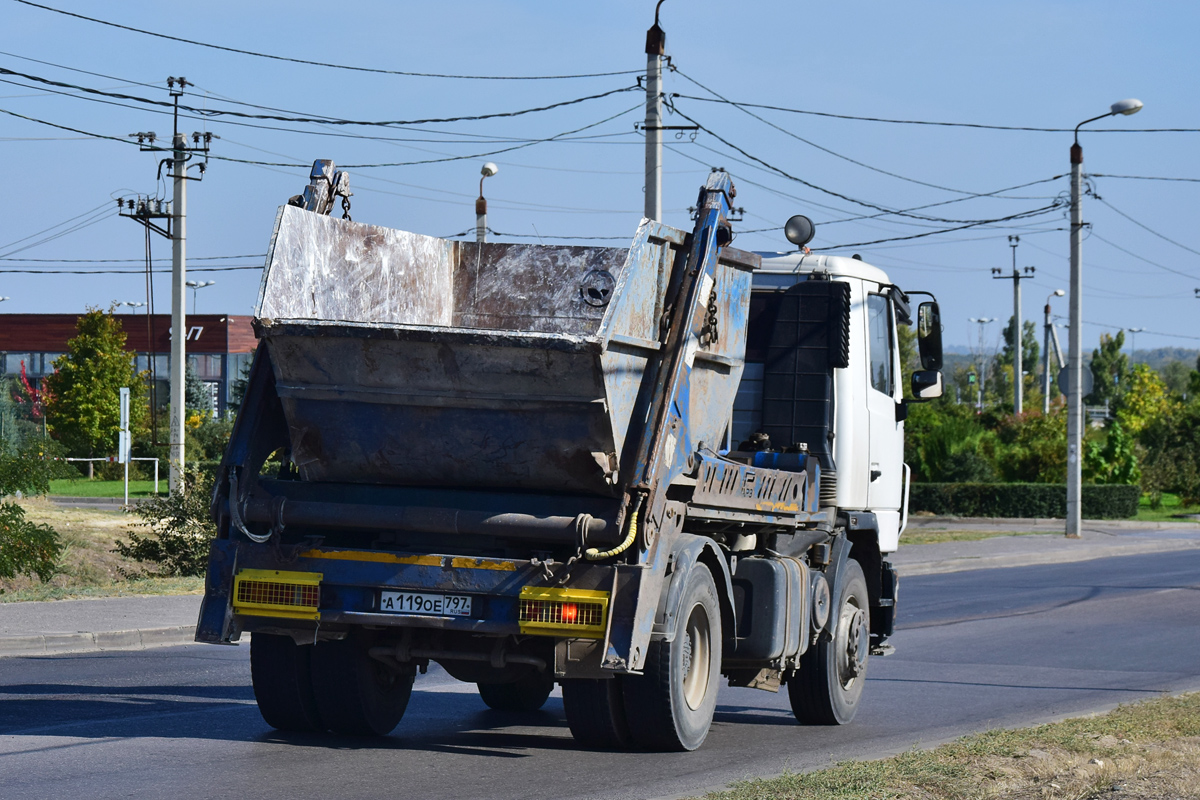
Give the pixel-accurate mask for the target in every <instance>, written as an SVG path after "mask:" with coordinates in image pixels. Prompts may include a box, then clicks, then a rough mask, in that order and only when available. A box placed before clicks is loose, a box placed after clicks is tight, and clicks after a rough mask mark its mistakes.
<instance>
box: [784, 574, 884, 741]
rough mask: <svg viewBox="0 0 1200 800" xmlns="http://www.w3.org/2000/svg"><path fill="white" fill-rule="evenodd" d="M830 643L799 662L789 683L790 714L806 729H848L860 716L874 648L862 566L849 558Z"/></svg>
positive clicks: (841, 578)
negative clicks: (816, 726)
mask: <svg viewBox="0 0 1200 800" xmlns="http://www.w3.org/2000/svg"><path fill="white" fill-rule="evenodd" d="M837 582H838V585H837V588H836V592H837V596H836V597H835V598H834V602H833V613H832V614H831V615H830V620H829V624H830V625H831V626H832V630H831V631H830V633H831V634H832V636H831V638H830V641H824V640H822V641H820V642H817V643H816V644H815V645H813V646H812V647H810V648H809V649H808V651H807V652H806V653H805V654H804V655H803V656H801V657H800V671H799V672H797V673H796V674H795V675H793V676H791V677H790V678H788V682H787V687H788V698H789V699H790V700H791V703H792V713H794V714H795V715H796V719H797V720H799V721H800V722H801V723H802V724H805V725H845V724H846V723H848V722H850V721H851V720H853V719H854V715H855V714H856V713H857V712H858V701H859V700H860V699H861V698H862V690H863V682H864V681H865V680H866V671H867V653H868V651H869V650H870V648H871V609H870V606H869V605H868V602H867V580H866V578H865V577H863V571H862V567H860V566H859V564H858V562H857V561H855V560H854V559H850V560H849V561H847V562H846V564H845V566H843V567H842V570H841V574H840V575H839V576H838V579H837Z"/></svg>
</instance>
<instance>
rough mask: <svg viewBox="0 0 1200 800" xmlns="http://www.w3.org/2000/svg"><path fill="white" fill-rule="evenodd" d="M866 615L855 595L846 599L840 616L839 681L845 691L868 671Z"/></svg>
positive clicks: (838, 641)
mask: <svg viewBox="0 0 1200 800" xmlns="http://www.w3.org/2000/svg"><path fill="white" fill-rule="evenodd" d="M865 623H866V614H865V612H864V611H863V609H862V607H861V606H860V605H859V599H858V598H857V597H855V596H853V595H851V596H850V597H847V598H846V602H845V603H843V604H842V608H841V613H840V614H839V615H838V627H837V643H836V646H837V679H838V684H839V685H840V686H841V687H842V689H843V690H847V691H848V690H849V689H850V688H851V687H852V686H854V682H855V681H857V680H858V678H859V677H860V676H861V675H862V674H863V672H865V671H866V660H867V650H868V643H867V642H866V641H865V637H867V636H868V635H869V634H868V632H867V630H866V624H865Z"/></svg>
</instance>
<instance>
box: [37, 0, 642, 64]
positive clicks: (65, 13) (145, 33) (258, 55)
mask: <svg viewBox="0 0 1200 800" xmlns="http://www.w3.org/2000/svg"><path fill="white" fill-rule="evenodd" d="M14 2H17V3H21V4H22V5H26V6H32V7H33V8H40V9H42V10H43V11H51V12H53V13H55V14H62V15H63V16H66V17H74V18H76V19H81V20H85V21H87V22H94V23H96V24H97V25H107V26H108V27H110V28H118V29H120V30H123V31H130V32H131V33H140V34H142V35H143V36H153V37H156V38H158V39H167V40H169V41H172V42H180V43H182V44H190V45H194V46H196V47H207V48H209V49H210V50H222V51H224V52H226V53H237V54H239V55H243V56H254V57H255V58H267V59H271V60H273V61H287V62H290V63H293V64H307V65H309V66H313V67H327V68H329V69H343V70H350V71H352V72H372V73H376V74H380V75H403V76H407V77H412V78H452V79H457V80H475V81H552V80H569V79H573V78H605V77H610V76H613V75H634V74H638V73H640V72H641V70H621V71H618V72H589V73H583V74H579V75H451V74H443V73H438V72H405V71H402V70H394V69H378V68H375V67H358V66H352V65H348V64H334V63H330V62H325V61H309V60H308V59H303V58H291V57H289V56H277V55H273V54H270V53H258V52H255V51H253V50H241V49H239V48H236V47H226V46H225V45H220V44H211V43H209V42H201V41H197V40H195V39H184V38H182V37H180V36H170V35H168V34H165V33H157V32H156V31H148V30H143V29H142V28H134V27H130V26H129V25H121V24H120V23H117V22H109V21H108V20H103V19H97V18H96V17H88V16H84V15H83V14H76V13H74V12H72V11H64V10H63V9H60V8H53V7H51V6H46V5H42V4H41V3H33V2H30V0H14Z"/></svg>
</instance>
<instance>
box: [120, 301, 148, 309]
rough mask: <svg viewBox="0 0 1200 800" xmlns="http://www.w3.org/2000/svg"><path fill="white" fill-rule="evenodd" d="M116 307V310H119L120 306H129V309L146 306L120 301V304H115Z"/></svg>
mask: <svg viewBox="0 0 1200 800" xmlns="http://www.w3.org/2000/svg"><path fill="white" fill-rule="evenodd" d="M116 305H117V308H120V307H121V306H129V307H130V308H141V307H142V306H144V305H146V304H145V303H141V302H138V301H136V300H122V301H121V302H119V303H117V304H116Z"/></svg>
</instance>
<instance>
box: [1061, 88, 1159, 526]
mask: <svg viewBox="0 0 1200 800" xmlns="http://www.w3.org/2000/svg"><path fill="white" fill-rule="evenodd" d="M1141 108H1142V101H1141V100H1133V99H1130V100H1121V101H1118V102H1116V103H1113V104H1112V106H1111V107H1110V109H1109V112H1108V113H1107V114H1101V115H1100V116H1098V117H1092V118H1091V119H1085V120H1084V121H1083V122H1081V123H1079V124H1078V125H1076V126H1075V143H1074V144H1072V145H1071V312H1070V318H1071V322H1070V324H1071V328H1070V331H1069V336H1068V344H1067V383H1068V386H1067V389H1068V390H1069V391H1068V394H1067V526H1066V527H1067V533H1066V535H1067V538H1069V539H1079V538H1081V537H1082V533H1081V532H1080V526H1081V523H1082V514H1083V505H1082V488H1081V487H1082V486H1083V426H1084V424H1085V420H1084V417H1083V256H1082V250H1081V248H1082V245H1083V211H1082V210H1081V209H1080V206H1079V200H1080V196H1081V195H1082V194H1083V148H1082V147H1080V146H1079V129H1080V128H1082V127H1083V126H1084V125H1086V124H1088V123H1089V122H1095V121H1096V120H1098V119H1104V118H1105V117H1111V116H1113V115H1114V114H1124V115H1126V116H1128V115H1129V114H1136V113H1137V112H1138V111H1140V110H1141Z"/></svg>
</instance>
